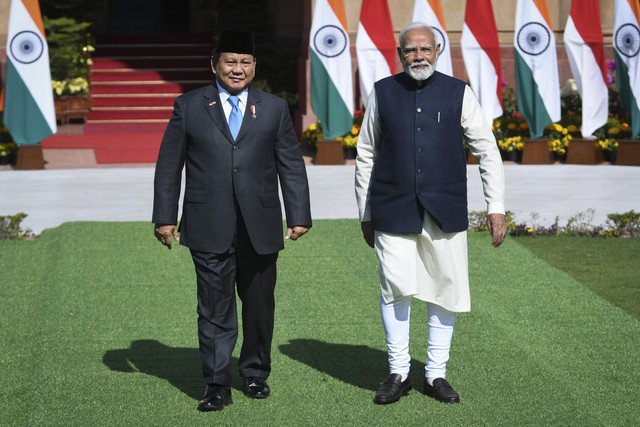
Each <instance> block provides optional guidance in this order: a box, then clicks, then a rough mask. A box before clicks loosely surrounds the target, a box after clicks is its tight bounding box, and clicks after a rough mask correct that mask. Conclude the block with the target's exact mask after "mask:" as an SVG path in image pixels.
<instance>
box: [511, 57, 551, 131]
mask: <svg viewBox="0 0 640 427" xmlns="http://www.w3.org/2000/svg"><path fill="white" fill-rule="evenodd" d="M514 59H515V64H516V99H517V100H518V111H520V113H522V115H523V116H524V118H525V120H526V121H527V123H528V124H529V132H531V138H534V139H535V138H540V137H541V136H542V134H543V133H544V128H545V127H546V126H547V125H548V124H550V123H551V116H549V113H548V112H547V109H546V108H545V106H544V101H543V100H542V97H541V96H540V91H539V90H538V85H537V84H536V81H535V80H534V78H533V72H532V71H531V68H529V65H528V64H527V62H526V61H525V60H524V59H523V58H522V56H520V53H518V50H517V49H514Z"/></svg>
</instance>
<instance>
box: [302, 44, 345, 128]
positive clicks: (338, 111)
mask: <svg viewBox="0 0 640 427" xmlns="http://www.w3.org/2000/svg"><path fill="white" fill-rule="evenodd" d="M350 72H351V71H350V70H345V73H350ZM311 108H312V109H313V112H314V113H315V115H316V116H317V117H318V119H320V122H322V132H323V134H324V138H325V139H334V138H337V137H340V136H342V135H344V134H345V133H347V132H349V131H351V128H352V127H353V116H352V115H351V112H349V109H348V108H347V106H346V105H345V103H344V100H343V99H342V96H340V92H339V91H338V88H337V87H336V85H335V84H334V83H333V80H332V79H331V76H330V75H329V73H327V70H326V69H325V68H324V64H323V63H322V61H321V60H320V58H319V57H318V56H317V55H316V53H315V52H314V51H313V50H311Z"/></svg>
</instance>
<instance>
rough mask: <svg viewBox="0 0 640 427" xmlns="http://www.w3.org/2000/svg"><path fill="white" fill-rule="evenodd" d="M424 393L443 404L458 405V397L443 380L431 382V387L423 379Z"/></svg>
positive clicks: (437, 379)
mask: <svg viewBox="0 0 640 427" xmlns="http://www.w3.org/2000/svg"><path fill="white" fill-rule="evenodd" d="M424 392H425V393H426V394H427V396H431V397H433V398H434V399H436V400H439V401H440V402H444V403H460V395H459V394H458V393H456V391H455V390H454V389H453V387H451V384H449V383H448V382H447V380H445V379H444V378H436V379H435V380H433V387H432V386H430V385H429V383H428V382H427V379H426V378H425V379H424Z"/></svg>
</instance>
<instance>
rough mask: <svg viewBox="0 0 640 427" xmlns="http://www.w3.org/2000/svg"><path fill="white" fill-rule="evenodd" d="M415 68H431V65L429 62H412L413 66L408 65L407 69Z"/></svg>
mask: <svg viewBox="0 0 640 427" xmlns="http://www.w3.org/2000/svg"><path fill="white" fill-rule="evenodd" d="M417 67H431V63H430V62H429V61H420V62H414V63H413V64H411V65H409V68H417Z"/></svg>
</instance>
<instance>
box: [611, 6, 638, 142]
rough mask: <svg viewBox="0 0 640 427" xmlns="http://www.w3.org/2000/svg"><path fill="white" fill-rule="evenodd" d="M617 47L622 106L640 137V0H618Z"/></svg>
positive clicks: (617, 71)
mask: <svg viewBox="0 0 640 427" xmlns="http://www.w3.org/2000/svg"><path fill="white" fill-rule="evenodd" d="M614 7H615V10H614V15H615V16H614V19H613V47H614V56H615V59H616V81H617V83H618V93H619V95H620V105H622V108H624V110H625V111H626V112H628V113H629V114H631V130H632V135H631V137H632V138H639V137H640V110H639V109H638V100H639V99H640V67H639V66H638V58H640V30H639V29H638V28H639V27H640V25H639V23H640V0H616V3H615V6H614Z"/></svg>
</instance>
